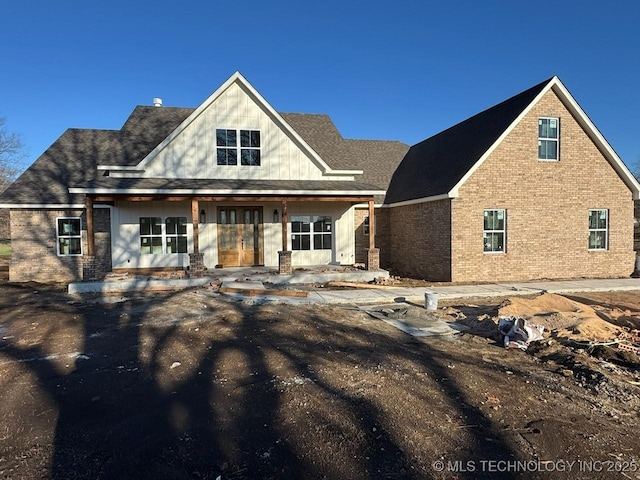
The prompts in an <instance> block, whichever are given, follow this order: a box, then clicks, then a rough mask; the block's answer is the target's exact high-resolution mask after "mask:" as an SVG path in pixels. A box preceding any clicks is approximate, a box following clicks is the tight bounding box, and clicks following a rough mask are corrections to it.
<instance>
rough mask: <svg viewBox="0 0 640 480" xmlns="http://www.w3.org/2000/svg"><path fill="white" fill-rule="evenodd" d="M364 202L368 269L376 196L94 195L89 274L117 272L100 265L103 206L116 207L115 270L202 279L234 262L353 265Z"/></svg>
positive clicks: (291, 268) (279, 268) (284, 271)
mask: <svg viewBox="0 0 640 480" xmlns="http://www.w3.org/2000/svg"><path fill="white" fill-rule="evenodd" d="M362 204H365V205H368V211H369V222H370V228H369V235H368V237H369V249H368V252H367V259H366V262H365V269H366V270H368V271H371V272H377V271H379V253H378V250H377V249H376V248H375V224H374V221H375V220H374V218H375V217H374V214H375V210H374V200H373V196H372V195H335V194H334V195H287V196H275V195H266V196H262V195H246V196H245V195H197V196H195V195H193V196H190V195H184V194H177V195H167V194H152V195H131V194H87V195H86V201H85V208H86V250H85V253H84V255H83V258H82V261H83V280H85V281H95V280H97V279H100V278H102V277H104V276H105V275H106V274H107V273H109V272H100V271H98V269H97V268H96V265H98V264H99V262H98V261H97V259H96V258H95V251H96V249H95V228H94V219H93V211H94V208H95V207H96V206H97V205H100V206H103V205H109V206H110V207H111V211H112V220H111V223H112V225H111V236H112V242H111V243H112V270H111V271H112V272H116V273H131V274H136V273H144V274H148V273H153V272H159V271H178V270H183V271H185V272H186V275H188V276H189V277H191V278H200V277H204V276H205V275H206V276H208V275H210V274H211V272H213V271H218V270H225V271H228V269H229V268H241V267H252V268H255V267H265V268H267V269H269V270H270V271H273V270H274V269H275V272H276V274H277V275H279V276H287V275H289V276H291V275H293V274H294V272H295V271H296V270H297V269H300V268H307V269H308V267H314V266H317V265H321V266H322V267H323V268H327V267H329V266H348V265H353V264H354V263H355V258H354V255H353V248H354V247H353V244H354V224H353V223H354V221H353V207H354V205H362ZM149 224H151V226H149ZM155 229H157V232H155V231H154V230H155ZM170 229H171V231H169V230H170Z"/></svg>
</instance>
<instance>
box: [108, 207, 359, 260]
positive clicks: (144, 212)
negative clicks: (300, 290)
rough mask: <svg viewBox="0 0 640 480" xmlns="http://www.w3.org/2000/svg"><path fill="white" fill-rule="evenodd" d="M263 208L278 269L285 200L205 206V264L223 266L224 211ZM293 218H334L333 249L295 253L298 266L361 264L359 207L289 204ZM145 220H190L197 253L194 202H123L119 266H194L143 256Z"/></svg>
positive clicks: (267, 255) (117, 231)
mask: <svg viewBox="0 0 640 480" xmlns="http://www.w3.org/2000/svg"><path fill="white" fill-rule="evenodd" d="M223 206H224V207H229V206H238V207H246V206H261V207H262V209H263V228H264V230H263V232H264V235H263V238H264V244H263V248H264V254H263V255H264V264H265V266H270V267H277V266H278V251H280V250H282V225H281V222H280V220H279V221H278V222H273V211H274V209H276V210H278V215H279V219H281V218H282V208H281V204H280V202H270V203H260V204H258V203H255V204H254V203H209V202H200V205H199V208H200V210H205V212H206V217H207V218H206V222H205V223H203V224H199V241H200V242H199V246H200V251H201V252H202V253H204V263H205V265H206V266H207V267H208V268H214V267H215V266H216V265H217V264H218V263H219V262H218V236H217V218H218V211H217V209H218V207H223ZM288 213H289V219H291V216H294V215H327V216H330V217H331V218H332V220H333V229H332V230H333V232H332V233H333V237H332V249H331V250H319V251H293V252H292V258H291V260H292V263H293V266H294V267H296V266H308V265H327V264H330V263H332V264H341V265H351V264H353V263H354V261H355V246H354V244H353V222H354V208H353V207H352V206H351V204H349V203H333V202H313V203H295V202H291V203H289V204H288ZM140 217H162V218H165V217H186V218H187V222H188V225H187V249H188V251H189V252H193V226H192V224H191V204H190V203H187V202H185V203H182V202H140V203H118V204H116V206H115V207H114V208H113V209H112V216H111V222H112V227H111V230H112V232H113V234H112V245H111V251H112V258H113V268H157V267H179V268H186V267H187V266H188V265H189V255H188V254H165V255H142V254H140ZM288 232H289V238H288V239H287V248H288V249H289V250H290V249H291V235H292V232H291V222H290V221H289V225H288Z"/></svg>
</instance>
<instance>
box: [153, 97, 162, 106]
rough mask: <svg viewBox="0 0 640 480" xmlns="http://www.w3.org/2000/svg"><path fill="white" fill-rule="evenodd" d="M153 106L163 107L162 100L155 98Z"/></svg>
mask: <svg viewBox="0 0 640 480" xmlns="http://www.w3.org/2000/svg"><path fill="white" fill-rule="evenodd" d="M153 106H154V107H161V106H162V99H161V98H154V99H153Z"/></svg>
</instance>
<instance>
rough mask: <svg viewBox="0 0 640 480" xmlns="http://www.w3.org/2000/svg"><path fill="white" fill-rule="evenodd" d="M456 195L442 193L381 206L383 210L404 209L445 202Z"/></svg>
mask: <svg viewBox="0 0 640 480" xmlns="http://www.w3.org/2000/svg"><path fill="white" fill-rule="evenodd" d="M456 196H457V195H455V196H454V195H451V192H449V193H443V194H442V195H433V196H432V197H423V198H414V199H413V200H405V201H403V202H397V203H384V204H383V205H382V206H383V207H385V208H394V207H406V206H407V205H417V204H419V203H428V202H437V201H438V200H447V199H449V198H455V197H456Z"/></svg>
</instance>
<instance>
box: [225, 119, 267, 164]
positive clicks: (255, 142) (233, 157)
mask: <svg viewBox="0 0 640 480" xmlns="http://www.w3.org/2000/svg"><path fill="white" fill-rule="evenodd" d="M238 136H240V145H238ZM216 157H217V163H218V165H238V157H240V165H244V166H260V131H259V130H233V129H231V130H230V129H226V128H218V129H216Z"/></svg>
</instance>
